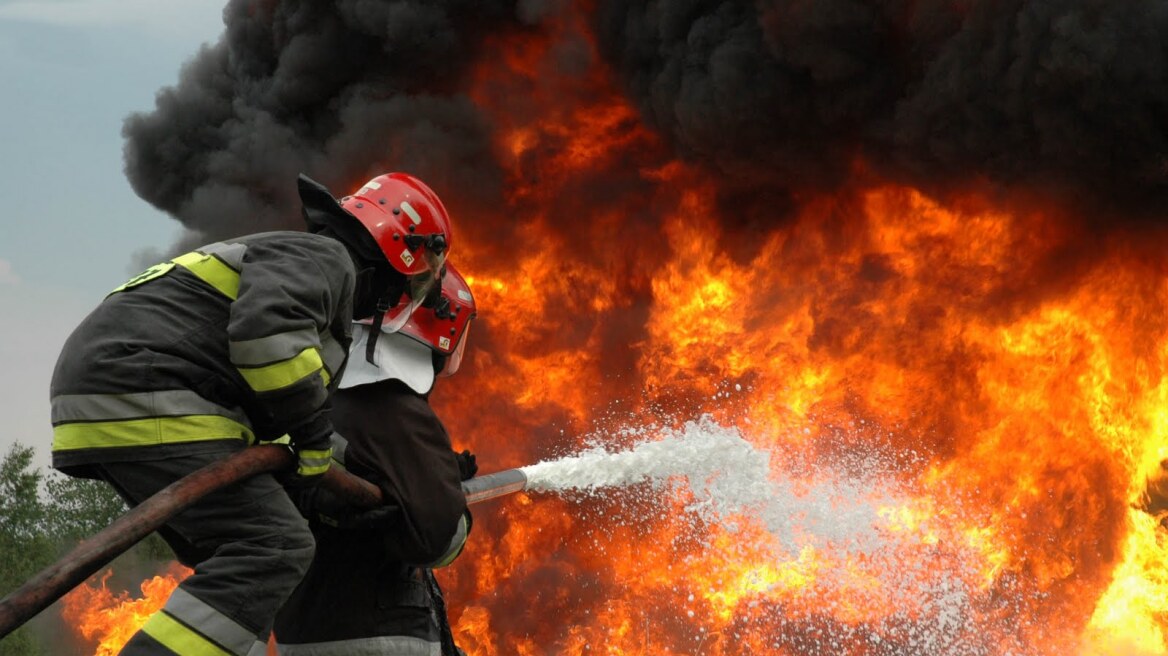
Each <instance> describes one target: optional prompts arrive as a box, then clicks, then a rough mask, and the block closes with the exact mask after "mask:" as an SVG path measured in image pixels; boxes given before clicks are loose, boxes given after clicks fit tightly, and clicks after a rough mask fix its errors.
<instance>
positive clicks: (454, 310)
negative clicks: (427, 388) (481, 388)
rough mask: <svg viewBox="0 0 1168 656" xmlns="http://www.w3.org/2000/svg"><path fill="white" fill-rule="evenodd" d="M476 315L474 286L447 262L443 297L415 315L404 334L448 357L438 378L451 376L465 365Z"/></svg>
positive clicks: (443, 279) (407, 324) (443, 282)
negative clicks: (472, 291)
mask: <svg viewBox="0 0 1168 656" xmlns="http://www.w3.org/2000/svg"><path fill="white" fill-rule="evenodd" d="M476 313H477V307H476V306H475V300H474V295H473V294H471V292H470V286H468V285H467V284H466V280H465V279H464V278H463V277H462V274H460V273H459V272H458V269H455V268H454V265H453V264H451V263H449V262H447V264H446V275H445V277H443V278H442V294H441V296H440V297H439V298H438V299H437V301H436V302H433V303H427V304H426V305H425V306H424V307H421V308H419V309H418V310H417V311H416V312H414V313H413V315H411V316H410V318H409V320H408V321H406V323H405V325H403V326H402V327H401V330H400V332H401V334H403V335H407V336H409V337H412V338H414V339H416V340H418V341H419V342H421V343H423V344H425V345H426V346H429V347H430V348H431V349H433V350H434V351H435V352H437V353H440V354H442V355H444V356H446V364H445V366H443V367H442V371H440V372H438V375H439V376H450V375H453V374H454V372H456V371H458V368H459V367H460V366H461V365H462V356H463V353H464V351H465V350H466V335H467V333H468V332H469V331H470V321H471V319H474V318H475V315H476Z"/></svg>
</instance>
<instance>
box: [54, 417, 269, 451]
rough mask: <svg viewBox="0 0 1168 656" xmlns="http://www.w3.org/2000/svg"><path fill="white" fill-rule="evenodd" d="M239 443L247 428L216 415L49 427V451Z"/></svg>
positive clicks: (251, 438)
mask: <svg viewBox="0 0 1168 656" xmlns="http://www.w3.org/2000/svg"><path fill="white" fill-rule="evenodd" d="M232 438H235V439H242V440H246V441H247V442H248V443H249V444H250V443H252V442H254V441H255V435H254V434H253V433H252V432H251V429H250V428H248V427H247V426H245V425H243V424H241V423H239V422H237V421H232V420H230V419H228V418H226V417H220V416H217V415H188V416H186V417H146V418H143V419H126V420H122V421H98V422H79V423H72V424H60V425H58V426H54V427H53V450H54V451H69V450H72V449H94V448H112V447H127V446H151V445H157V444H179V443H183V442H205V441H208V440H223V439H232Z"/></svg>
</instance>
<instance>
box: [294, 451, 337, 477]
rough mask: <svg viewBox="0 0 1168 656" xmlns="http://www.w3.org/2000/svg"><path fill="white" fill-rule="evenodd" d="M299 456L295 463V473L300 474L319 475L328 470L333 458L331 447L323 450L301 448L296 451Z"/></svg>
mask: <svg viewBox="0 0 1168 656" xmlns="http://www.w3.org/2000/svg"><path fill="white" fill-rule="evenodd" d="M296 455H297V457H298V458H299V460H298V462H297V464H296V473H297V474H299V475H301V476H319V475H321V474H323V473H325V472H326V471H328V468H329V465H330V464H332V460H333V449H332V447H329V448H327V449H323V450H315V449H301V450H300V451H297V452H296Z"/></svg>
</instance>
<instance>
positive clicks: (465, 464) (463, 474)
mask: <svg viewBox="0 0 1168 656" xmlns="http://www.w3.org/2000/svg"><path fill="white" fill-rule="evenodd" d="M454 459H455V460H457V461H458V475H459V477H460V478H461V479H462V480H464V481H469V480H470V479H472V478H474V475H475V474H477V473H478V472H479V466H478V463H476V462H475V455H474V454H473V453H471V452H470V449H463V450H462V453H456V454H454Z"/></svg>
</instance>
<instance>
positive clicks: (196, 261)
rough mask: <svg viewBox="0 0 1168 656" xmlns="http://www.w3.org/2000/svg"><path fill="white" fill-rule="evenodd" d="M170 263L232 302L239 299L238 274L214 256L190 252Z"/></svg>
mask: <svg viewBox="0 0 1168 656" xmlns="http://www.w3.org/2000/svg"><path fill="white" fill-rule="evenodd" d="M171 262H174V263H175V264H178V265H180V266H182V267H183V268H185V269H186V270H187V271H190V272H191V273H193V274H195V275H196V276H198V278H199V280H202V281H203V282H205V283H207V284H208V285H211V286H212V287H214V288H215V289H217V290H219V293H220V294H223V295H224V296H226V297H227V298H230V299H231V300H233V301H234V300H235V299H236V298H238V297H239V272H238V271H236V270H235V269H232V268H231V267H229V266H227V265H226V264H224V263H223V261H222V260H220V259H219V258H217V257H215V256H214V255H205V254H203V253H200V252H198V251H192V252H190V253H187V254H185V255H179V256H178V257H176V258H174V259H173V260H171Z"/></svg>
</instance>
